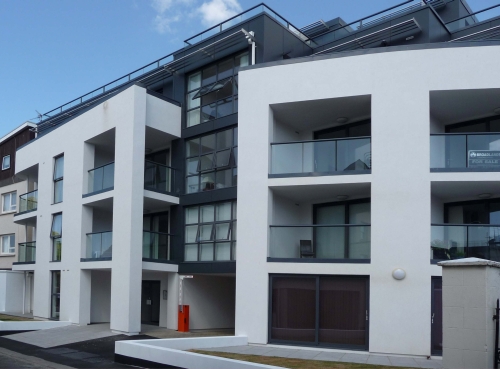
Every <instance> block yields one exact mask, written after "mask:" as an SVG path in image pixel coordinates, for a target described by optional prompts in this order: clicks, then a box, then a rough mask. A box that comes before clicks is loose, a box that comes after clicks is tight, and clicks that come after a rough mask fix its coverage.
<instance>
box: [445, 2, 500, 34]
mask: <svg viewBox="0 0 500 369" xmlns="http://www.w3.org/2000/svg"><path fill="white" fill-rule="evenodd" d="M478 14H480V15H481V17H480V18H482V19H478V17H477V16H476V15H478ZM498 16H500V4H496V5H493V6H490V7H488V8H485V9H482V10H479V11H477V12H474V13H471V14H468V15H465V16H463V17H460V18H456V19H453V20H451V21H449V22H446V23H445V25H446V27H447V28H448V30H449V31H450V32H455V31H458V30H460V29H462V28H465V27H468V26H471V25H473V24H476V23H480V22H483V21H485V20H488V19H491V18H495V17H498Z"/></svg>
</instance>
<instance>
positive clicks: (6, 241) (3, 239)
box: [0, 234, 16, 254]
mask: <svg viewBox="0 0 500 369" xmlns="http://www.w3.org/2000/svg"><path fill="white" fill-rule="evenodd" d="M15 239H16V238H15V235H13V234H6V235H3V236H0V244H1V245H0V247H1V250H2V254H14V253H15V252H16V244H15Z"/></svg>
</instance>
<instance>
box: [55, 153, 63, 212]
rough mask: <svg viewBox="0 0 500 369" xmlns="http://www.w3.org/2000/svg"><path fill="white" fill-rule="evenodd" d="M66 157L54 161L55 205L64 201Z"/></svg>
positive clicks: (59, 157)
mask: <svg viewBox="0 0 500 369" xmlns="http://www.w3.org/2000/svg"><path fill="white" fill-rule="evenodd" d="M63 179H64V155H61V156H58V157H56V158H55V159H54V204H57V203H58V202H62V201H63V183H64V180H63Z"/></svg>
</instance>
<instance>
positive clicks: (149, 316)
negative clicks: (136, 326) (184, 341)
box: [141, 281, 160, 325]
mask: <svg viewBox="0 0 500 369" xmlns="http://www.w3.org/2000/svg"><path fill="white" fill-rule="evenodd" d="M141 321H142V323H144V324H153V325H158V324H159V323H160V281H142V301H141Z"/></svg>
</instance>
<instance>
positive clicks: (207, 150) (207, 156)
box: [186, 128, 238, 193]
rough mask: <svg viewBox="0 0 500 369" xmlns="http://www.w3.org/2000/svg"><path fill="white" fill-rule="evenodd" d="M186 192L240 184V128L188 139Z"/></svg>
mask: <svg viewBox="0 0 500 369" xmlns="http://www.w3.org/2000/svg"><path fill="white" fill-rule="evenodd" d="M186 157H187V159H186V176H187V177H186V193H195V192H201V191H210V190H216V189H220V188H226V187H232V186H236V184H237V183H236V182H237V176H238V172H237V169H236V167H237V164H238V128H231V129H226V130H225V131H221V132H217V133H213V134H210V135H207V136H203V137H198V138H195V139H193V140H189V141H187V142H186Z"/></svg>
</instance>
